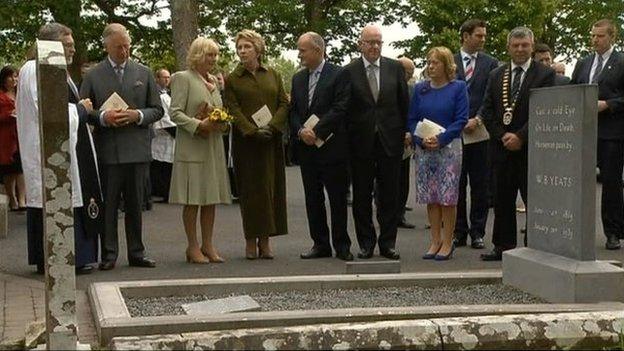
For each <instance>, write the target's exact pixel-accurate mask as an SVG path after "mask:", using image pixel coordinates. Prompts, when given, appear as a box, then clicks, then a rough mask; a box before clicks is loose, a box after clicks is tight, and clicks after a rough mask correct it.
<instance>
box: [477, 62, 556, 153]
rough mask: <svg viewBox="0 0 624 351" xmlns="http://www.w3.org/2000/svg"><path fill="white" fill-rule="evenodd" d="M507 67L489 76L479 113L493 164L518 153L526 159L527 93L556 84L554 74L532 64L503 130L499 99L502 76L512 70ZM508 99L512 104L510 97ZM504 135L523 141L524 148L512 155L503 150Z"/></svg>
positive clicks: (552, 71)
mask: <svg viewBox="0 0 624 351" xmlns="http://www.w3.org/2000/svg"><path fill="white" fill-rule="evenodd" d="M510 65H511V64H510V63H506V64H505V65H503V66H500V67H498V68H497V69H495V70H493V71H492V72H491V73H490V77H489V80H488V85H487V88H486V91H485V97H484V100H483V106H482V108H481V111H480V115H481V117H482V118H483V122H484V123H485V126H486V128H487V130H488V132H489V133H490V136H491V139H492V140H493V159H494V160H495V161H500V160H502V159H505V158H506V157H507V156H511V155H513V154H517V153H518V152H521V153H522V154H523V155H524V156H526V154H527V150H528V149H527V142H528V138H529V129H528V127H529V126H528V122H529V92H530V90H531V89H533V88H542V87H550V86H553V85H554V83H555V71H554V70H553V69H552V68H550V67H547V66H544V65H542V64H541V63H539V62H537V61H532V62H531V66H529V69H528V70H527V72H526V73H525V77H524V80H523V81H522V85H521V86H520V92H519V94H518V98H517V101H516V105H515V108H514V111H513V119H512V120H511V124H509V125H508V126H506V125H504V124H503V114H504V113H505V109H504V107H503V97H502V92H503V76H504V74H505V70H507V69H511V68H510ZM512 74H513V72H510V77H511V75H512ZM510 85H511V82H510ZM508 94H511V89H509V91H508ZM509 99H510V100H509V103H510V104H511V97H510V98H509ZM507 132H509V133H514V134H516V135H518V137H520V139H522V142H523V146H522V149H521V150H520V151H517V152H513V151H509V150H507V149H505V147H504V146H503V143H502V141H501V138H502V136H503V135H504V134H505V133H507Z"/></svg>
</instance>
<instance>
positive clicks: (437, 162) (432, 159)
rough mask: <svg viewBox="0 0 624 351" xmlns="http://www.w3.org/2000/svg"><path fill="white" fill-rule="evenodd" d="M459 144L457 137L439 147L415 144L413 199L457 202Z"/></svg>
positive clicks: (443, 203) (435, 202)
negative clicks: (422, 146)
mask: <svg viewBox="0 0 624 351" xmlns="http://www.w3.org/2000/svg"><path fill="white" fill-rule="evenodd" d="M461 161H462V144H461V139H460V138H457V139H455V140H453V141H452V142H451V143H450V144H448V145H446V146H445V147H443V148H442V149H439V150H433V151H431V150H424V149H421V148H419V147H417V148H416V202H417V203H421V204H439V205H443V206H455V205H457V197H458V194H459V177H460V176H461Z"/></svg>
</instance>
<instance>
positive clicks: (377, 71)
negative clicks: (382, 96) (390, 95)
mask: <svg viewBox="0 0 624 351" xmlns="http://www.w3.org/2000/svg"><path fill="white" fill-rule="evenodd" d="M362 61H364V71H366V75H367V76H368V66H370V65H371V64H373V63H374V64H375V66H377V69H376V70H375V79H377V87H378V88H379V91H381V84H380V82H379V71H380V70H381V66H380V65H379V63H380V62H381V57H379V58H378V59H377V60H376V61H375V62H368V60H367V59H366V58H365V57H364V56H362Z"/></svg>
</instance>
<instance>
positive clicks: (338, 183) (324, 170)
mask: <svg viewBox="0 0 624 351" xmlns="http://www.w3.org/2000/svg"><path fill="white" fill-rule="evenodd" d="M297 48H298V50H299V59H301V64H302V66H303V67H304V69H302V70H300V71H299V72H297V73H296V74H295V75H294V76H293V79H292V92H291V100H290V103H291V107H290V128H291V134H292V135H293V136H294V135H296V136H297V138H296V139H295V140H294V143H295V144H294V147H295V152H297V156H298V160H299V162H300V163H299V164H300V167H301V179H302V180H303V188H304V191H305V200H306V202H305V203H306V211H307V214H308V227H309V229H310V236H311V237H312V240H313V241H314V245H313V246H312V249H310V250H309V251H308V252H305V253H302V254H301V258H303V259H309V258H319V257H331V256H332V246H333V247H334V250H335V251H336V257H338V258H340V259H342V260H345V261H352V260H353V255H352V254H351V251H350V247H351V240H350V239H349V234H348V233H347V187H348V179H347V160H348V158H347V156H348V155H347V152H348V148H347V132H346V129H345V121H344V119H345V113H346V111H347V107H348V104H349V89H348V88H349V87H348V82H347V81H346V80H344V79H343V80H340V79H338V77H339V75H340V72H341V71H342V69H341V68H340V67H339V66H335V65H333V64H331V63H329V62H327V61H325V42H324V40H323V38H322V37H321V36H320V35H318V34H317V33H314V32H308V33H305V34H303V35H302V36H301V37H299V41H298V42H297ZM313 115H314V116H316V117H318V119H319V121H318V123H317V124H316V125H315V126H311V125H307V126H306V121H307V120H308V118H310V117H311V116H313ZM321 143H323V144H322V145H321ZM324 190H326V191H327V195H328V197H329V207H330V210H331V244H330V240H329V233H330V230H329V228H328V226H327V214H326V210H325V195H324Z"/></svg>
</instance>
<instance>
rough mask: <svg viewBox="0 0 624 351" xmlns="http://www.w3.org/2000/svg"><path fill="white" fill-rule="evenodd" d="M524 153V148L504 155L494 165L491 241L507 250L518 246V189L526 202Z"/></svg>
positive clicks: (525, 161)
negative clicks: (494, 188) (494, 180)
mask: <svg viewBox="0 0 624 351" xmlns="http://www.w3.org/2000/svg"><path fill="white" fill-rule="evenodd" d="M527 172H528V169H527V156H526V153H524V151H520V152H517V153H514V154H512V155H507V156H506V158H505V160H502V161H498V162H497V163H496V164H495V165H494V177H495V178H496V190H495V192H494V194H495V195H494V196H495V199H494V229H493V234H492V242H493V243H494V246H496V247H497V248H500V249H503V250H507V249H513V248H515V247H516V245H517V236H518V229H517V225H516V199H517V197H518V191H520V196H522V200H523V201H524V203H525V204H526V206H527V209H528V208H529V207H528V206H529V205H528V203H527Z"/></svg>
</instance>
